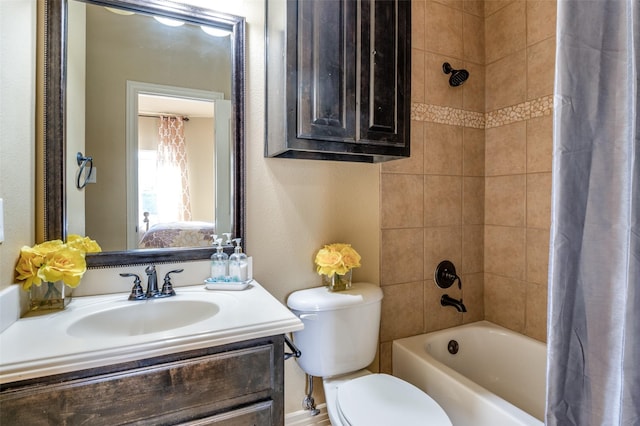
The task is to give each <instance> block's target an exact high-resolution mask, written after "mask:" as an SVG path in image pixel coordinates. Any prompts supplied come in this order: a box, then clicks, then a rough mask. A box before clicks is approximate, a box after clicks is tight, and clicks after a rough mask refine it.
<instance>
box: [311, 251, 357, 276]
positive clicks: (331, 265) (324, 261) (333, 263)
mask: <svg viewBox="0 0 640 426" xmlns="http://www.w3.org/2000/svg"><path fill="white" fill-rule="evenodd" d="M315 264H316V266H317V268H316V271H317V272H318V274H320V275H327V276H329V277H331V276H333V274H338V275H344V274H346V273H347V272H348V271H349V270H350V269H352V268H357V267H359V266H360V255H359V254H358V253H357V252H356V251H355V250H354V249H353V248H352V247H351V244H343V243H334V244H328V245H325V246H324V248H322V249H320V250H319V251H318V253H317V254H316V258H315Z"/></svg>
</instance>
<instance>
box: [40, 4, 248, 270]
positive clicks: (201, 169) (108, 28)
mask: <svg viewBox="0 0 640 426" xmlns="http://www.w3.org/2000/svg"><path fill="white" fill-rule="evenodd" d="M43 37H44V40H43V43H44V49H43V52H44V55H43V56H44V60H43V68H44V72H43V83H44V84H43V86H44V87H43V92H42V104H41V105H42V106H41V110H42V121H41V128H42V132H41V133H42V159H41V163H42V172H41V177H42V180H43V186H42V188H41V191H40V193H39V197H40V198H41V201H42V212H43V213H42V218H41V219H40V220H39V221H38V222H39V226H40V227H41V228H42V229H41V230H40V231H39V235H41V236H42V238H43V239H45V240H50V239H65V238H66V236H67V233H77V234H82V235H87V236H89V237H91V238H93V239H96V240H97V241H98V243H100V244H101V245H102V246H103V252H102V253H97V254H88V255H87V264H88V266H89V267H90V268H91V267H105V266H115V265H128V264H143V263H161V262H177V261H189V260H199V259H208V258H209V257H210V256H211V254H212V252H213V248H212V246H211V234H214V233H215V234H218V235H221V234H222V233H229V234H231V235H232V237H238V238H242V240H243V242H244V238H245V219H244V218H245V215H244V205H245V191H244V185H245V162H244V156H245V152H244V66H245V64H244V37H245V21H244V18H242V17H238V16H233V15H228V14H224V13H218V12H215V11H212V10H208V9H203V8H198V7H195V6H190V5H185V4H181V3H174V2H170V1H165V0H46V1H45V8H44V33H43ZM187 101H189V102H187ZM191 101H193V102H194V105H195V103H197V102H200V103H202V104H203V105H204V110H212V111H213V112H202V111H204V110H203V109H183V108H188V107H186V106H184V105H180V104H186V103H191ZM167 102H170V103H167ZM192 106H193V105H192ZM193 107H194V108H196V107H195V106H193ZM195 111H198V112H195ZM176 122H180V123H179V126H178V125H177V124H176ZM163 123H164V124H163ZM163 126H165V127H164V128H163ZM166 126H168V127H166ZM178 127H180V128H181V129H182V130H176V128H178ZM196 127H199V128H201V129H204V130H202V131H196V130H195V129H196ZM167 128H168V129H169V130H167ZM163 129H164V130H163ZM163 132H164V133H163ZM176 132H183V133H178V137H175V133H176ZM163 134H171V135H173V136H172V137H173V139H171V140H170V142H166V141H164V139H163V138H164V136H162V135H163ZM194 135H198V136H194ZM152 139H153V140H156V139H157V141H156V142H153V143H152V145H151V146H152V148H149V140H152ZM176 140H178V141H180V143H177V142H176ZM163 141H164V142H163ZM185 141H186V142H185ZM183 142H184V143H183ZM162 144H165V145H162ZM167 144H168V145H167ZM178 145H186V147H187V148H186V151H183V152H184V157H183V156H182V155H183V154H182V153H179V154H178V155H177V156H176V154H175V153H173V154H172V156H170V157H172V158H176V157H178V158H193V161H194V164H189V163H188V161H187V160H184V161H182V160H180V161H175V160H172V161H174V162H173V163H171V164H170V166H171V167H173V168H174V169H175V168H176V167H178V165H177V164H178V163H186V164H188V166H185V167H183V169H181V171H178V172H176V171H175V170H174V169H169V168H160V166H156V164H165V165H166V163H167V162H168V161H169V160H166V159H165V158H164V157H163V158H162V159H161V158H160V156H161V155H162V154H160V152H161V151H163V150H164V151H166V150H168V149H169V148H167V146H171V149H179V148H175V147H176V146H178ZM158 147H161V148H158ZM143 151H145V152H143ZM80 153H81V154H82V157H85V158H89V157H90V161H87V160H81V159H80V156H79V155H78V154H80ZM189 154H190V155H189ZM156 168H157V170H156ZM152 170H153V171H152ZM185 170H186V171H185ZM154 173H156V174H157V179H156V178H153V179H151V178H150V176H152V175H153V176H156V175H154ZM171 173H177V175H172V174H171ZM186 176H189V177H186ZM168 177H171V178H168ZM151 181H154V182H155V181H157V182H159V183H156V184H155V189H153V188H152V187H153V186H154V184H150V183H149V182H151ZM176 182H178V183H179V182H182V186H181V187H180V188H179V189H178V190H177V191H178V192H179V193H180V194H182V196H181V197H179V198H182V201H176V200H177V198H173V199H168V200H165V201H161V200H160V198H161V197H166V196H167V193H169V192H170V191H169V189H168V188H169V186H173V185H174V184H176ZM150 188H151V189H150ZM185 188H187V189H186V190H185ZM180 191H181V192H180ZM188 191H190V192H188ZM184 194H187V195H184ZM185 200H186V202H184V201H185ZM181 203H182V204H181ZM161 205H168V206H171V207H172V208H173V210H176V211H177V213H176V212H171V213H166V214H165V213H164V210H162V209H161V208H160V207H159V206H161ZM178 205H179V207H177V206H178ZM145 219H146V220H145ZM151 231H153V232H155V234H154V235H153V236H152V237H151V236H150V234H151ZM176 235H178V237H176ZM145 237H149V238H147V239H146V240H144V239H145ZM143 240H144V241H143ZM158 242H161V243H158ZM225 250H231V247H230V246H229V245H228V246H227V247H226V248H225ZM231 251H232V250H231Z"/></svg>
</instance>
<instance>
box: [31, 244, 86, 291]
mask: <svg viewBox="0 0 640 426" xmlns="http://www.w3.org/2000/svg"><path fill="white" fill-rule="evenodd" d="M86 270H87V263H86V261H85V260H84V252H83V251H81V250H78V249H74V248H70V247H65V248H62V249H60V250H58V251H56V252H52V253H50V254H49V255H47V257H46V260H45V263H44V265H42V267H41V268H40V269H39V270H38V277H39V278H40V279H41V280H43V281H51V282H55V281H59V280H62V282H64V283H65V284H67V285H68V286H69V287H76V286H77V285H78V284H80V278H82V275H83V274H84V272H85V271H86Z"/></svg>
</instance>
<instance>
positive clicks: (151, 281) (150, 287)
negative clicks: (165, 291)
mask: <svg viewBox="0 0 640 426" xmlns="http://www.w3.org/2000/svg"><path fill="white" fill-rule="evenodd" d="M144 272H145V273H146V274H147V291H146V292H145V297H146V298H147V299H151V298H153V297H158V295H159V294H160V290H159V289H158V276H157V275H156V267H155V266H153V265H149V266H147V267H146V268H145V270H144Z"/></svg>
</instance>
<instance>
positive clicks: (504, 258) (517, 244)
mask: <svg viewBox="0 0 640 426" xmlns="http://www.w3.org/2000/svg"><path fill="white" fill-rule="evenodd" d="M484 271H485V272H486V273H490V274H496V275H500V276H503V277H508V278H513V279H515V280H520V281H522V280H524V271H525V230H524V228H520V227H516V228H514V227H508V226H494V225H487V226H486V227H485V234H484Z"/></svg>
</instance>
